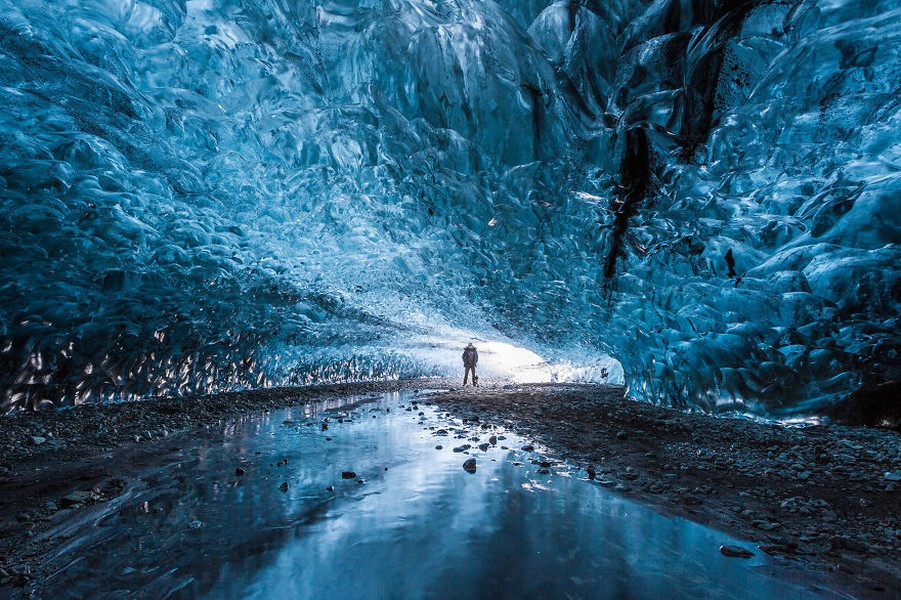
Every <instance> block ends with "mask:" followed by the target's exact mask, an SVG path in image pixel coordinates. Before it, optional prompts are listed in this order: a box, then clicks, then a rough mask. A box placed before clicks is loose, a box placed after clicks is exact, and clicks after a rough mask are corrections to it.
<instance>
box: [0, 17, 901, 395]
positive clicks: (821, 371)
mask: <svg viewBox="0 0 901 600" xmlns="http://www.w3.org/2000/svg"><path fill="white" fill-rule="evenodd" d="M899 28H901V8H899V7H898V6H897V5H896V3H894V2H887V1H883V2H840V1H833V2H828V3H824V2H817V3H813V2H798V3H786V2H740V1H738V2H712V1H708V2H702V1H700V0H696V1H694V2H691V1H688V0H685V1H682V2H678V1H666V2H654V3H651V4H647V3H645V2H640V1H637V0H636V1H626V0H621V1H615V2H591V1H586V2H581V3H580V2H558V3H553V4H552V3H549V2H546V1H540V0H530V1H527V2H526V1H518V2H514V1H512V0H505V1H504V2H501V3H494V2H490V1H484V0H478V1H477V0H446V1H434V2H432V1H428V0H418V1H416V0H407V1H403V0H358V1H350V0H340V1H333V2H320V1H306V2H304V1H300V2H297V1H292V2H288V1H286V0H283V1H279V0H268V1H267V0H244V1H240V0H205V1H196V2H195V1H188V2H184V1H178V0H174V1H170V0H152V1H148V2H136V1H127V0H86V1H78V2H76V1H74V0H73V1H70V2H54V3H46V2H40V1H29V0H0V101H2V107H3V108H2V109H0V264H2V271H0V340H2V347H0V377H2V379H0V388H2V390H3V398H4V400H3V402H4V404H5V406H6V407H7V408H14V407H31V406H40V405H44V404H47V405H54V404H61V403H73V402H84V401H90V400H100V399H106V398H121V397H133V396H144V395H148V394H154V393H165V394H170V393H191V392H206V391H213V390H219V389H233V388H237V387H247V386H262V385H283V384H291V383H304V382H310V381H327V380H339V379H341V380H343V379H362V378H371V377H399V376H417V375H426V374H446V373H447V372H448V367H447V365H446V363H445V362H444V361H442V360H436V359H435V358H434V357H435V352H434V349H435V348H436V347H442V348H443V347H445V345H446V344H448V343H449V340H450V344H451V345H452V344H453V343H455V342H456V341H457V340H459V341H460V342H461V343H462V342H466V341H469V340H470V339H476V340H485V341H489V340H490V341H495V342H501V343H512V344H514V345H516V346H520V347H525V348H528V349H530V350H532V351H534V352H536V353H538V354H539V355H540V356H542V357H543V358H545V359H546V360H547V361H548V362H549V363H551V365H566V369H558V372H560V373H563V372H564V371H565V372H569V373H582V374H585V373H589V374H590V373H601V372H602V371H603V368H606V367H602V366H601V365H607V364H608V362H607V359H606V358H605V357H606V355H608V354H609V355H611V356H614V357H616V358H617V359H619V360H620V362H621V363H622V369H623V370H624V373H625V375H624V376H625V379H626V381H627V383H628V384H629V385H630V388H631V389H632V390H633V393H635V394H636V395H639V396H641V397H644V398H646V399H649V400H654V401H660V402H667V403H672V404H677V405H688V404H693V405H700V406H703V407H716V406H722V405H724V404H725V405H729V406H731V405H733V404H735V403H738V404H739V405H741V406H742V407H747V408H750V409H752V410H757V411H760V412H767V411H768V412H778V411H780V410H787V411H791V410H807V409H811V408H812V409H818V407H819V406H820V405H826V404H829V403H831V402H834V401H836V400H838V399H841V398H843V397H846V396H847V395H848V394H849V393H851V392H853V391H854V390H856V389H859V388H860V387H861V386H875V385H878V384H883V383H885V382H889V381H893V380H897V379H898V375H899V373H898V370H899V366H898V357H897V352H898V323H897V318H898V317H897V315H898V302H899V291H898V277H897V268H896V265H897V264H898V253H899V251H898V247H897V241H898V230H899V227H898V210H897V208H898V195H899V175H898V172H899V165H901V146H899V139H901V138H899V136H898V133H899V129H901V128H899V119H901V116H899V98H901V94H899V88H898V86H899V84H898V81H899V71H901V56H899V52H901V51H899V48H901V43H899V42H901V39H899V37H901V32H899ZM617 372H618V371H617ZM589 377H590V376H589Z"/></svg>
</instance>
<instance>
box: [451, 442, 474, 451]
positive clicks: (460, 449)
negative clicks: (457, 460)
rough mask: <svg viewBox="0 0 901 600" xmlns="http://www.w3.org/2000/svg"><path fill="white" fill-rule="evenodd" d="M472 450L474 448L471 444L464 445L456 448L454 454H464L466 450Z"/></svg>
mask: <svg viewBox="0 0 901 600" xmlns="http://www.w3.org/2000/svg"><path fill="white" fill-rule="evenodd" d="M470 448H472V446H470V445H469V444H463V445H462V446H457V447H456V448H454V452H464V451H466V450H469V449H470Z"/></svg>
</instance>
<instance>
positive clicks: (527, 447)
mask: <svg viewBox="0 0 901 600" xmlns="http://www.w3.org/2000/svg"><path fill="white" fill-rule="evenodd" d="M520 450H522V451H523V452H534V451H535V446H533V445H532V444H526V445H525V446H523V447H522V448H520Z"/></svg>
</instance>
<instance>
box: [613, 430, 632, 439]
mask: <svg viewBox="0 0 901 600" xmlns="http://www.w3.org/2000/svg"><path fill="white" fill-rule="evenodd" d="M628 437H629V435H628V434H627V433H626V432H625V431H617V432H616V439H618V440H624V439H626V438H628Z"/></svg>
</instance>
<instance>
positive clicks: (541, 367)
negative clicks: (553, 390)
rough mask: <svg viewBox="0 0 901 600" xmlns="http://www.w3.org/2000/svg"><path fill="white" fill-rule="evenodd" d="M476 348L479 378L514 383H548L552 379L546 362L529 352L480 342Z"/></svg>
mask: <svg viewBox="0 0 901 600" xmlns="http://www.w3.org/2000/svg"><path fill="white" fill-rule="evenodd" d="M477 347H478V349H479V367H480V368H479V369H477V370H478V371H479V372H480V376H482V375H484V376H485V377H487V378H500V379H510V380H513V381H515V382H516V383H549V382H550V381H551V380H552V378H553V374H552V373H551V368H550V366H549V365H548V364H547V361H545V360H544V359H543V358H541V357H540V356H538V355H537V354H535V353H534V352H532V351H531V350H526V349H525V348H519V347H517V346H514V345H512V344H506V343H504V342H482V343H481V344H478V345H477Z"/></svg>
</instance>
